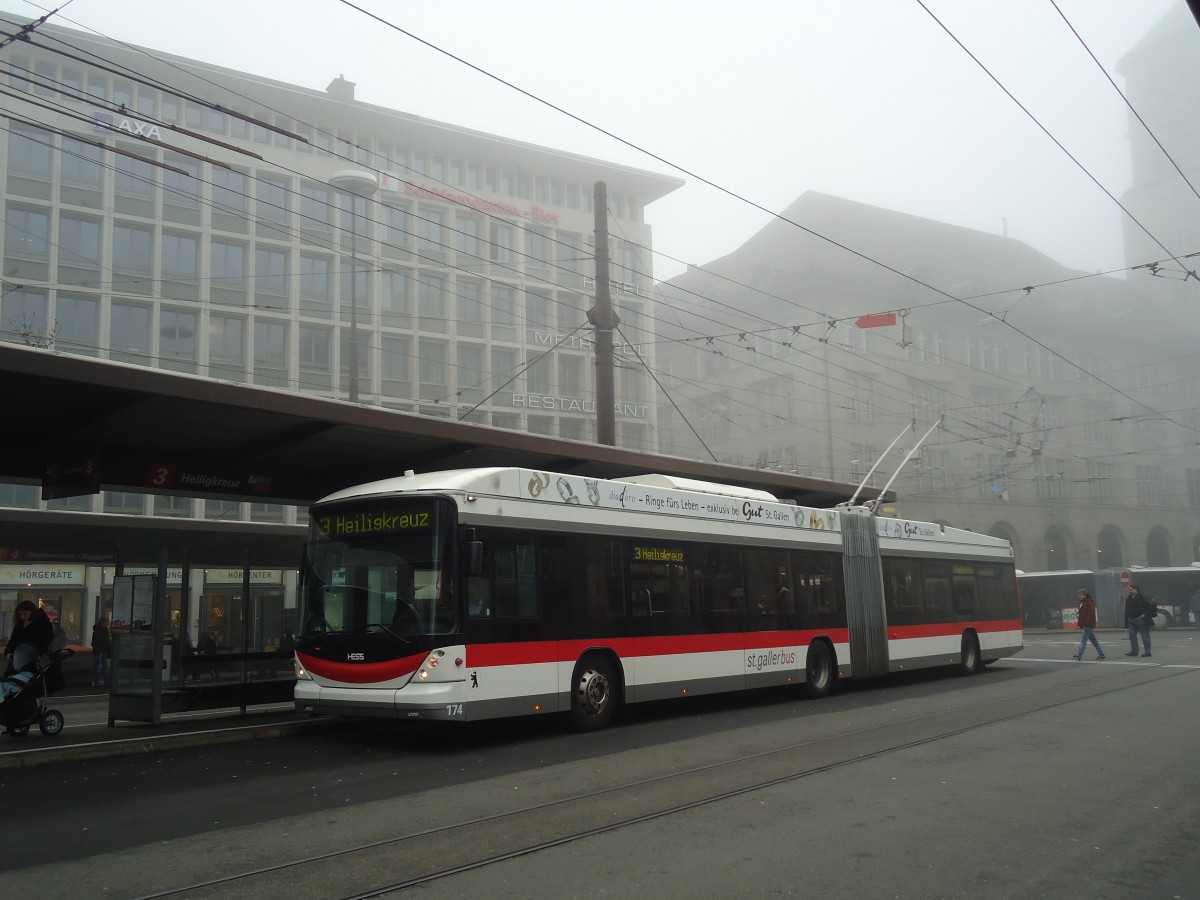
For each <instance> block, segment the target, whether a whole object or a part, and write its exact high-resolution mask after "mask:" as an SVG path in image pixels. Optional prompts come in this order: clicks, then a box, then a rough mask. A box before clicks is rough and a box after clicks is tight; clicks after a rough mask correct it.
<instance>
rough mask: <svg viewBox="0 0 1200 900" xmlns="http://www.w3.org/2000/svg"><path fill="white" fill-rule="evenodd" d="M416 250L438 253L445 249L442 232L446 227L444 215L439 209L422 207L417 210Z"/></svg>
mask: <svg viewBox="0 0 1200 900" xmlns="http://www.w3.org/2000/svg"><path fill="white" fill-rule="evenodd" d="M417 218H418V222H417V235H418V237H419V239H420V240H419V243H418V244H417V246H418V249H419V250H420V251H421V252H422V253H424V252H429V251H434V252H440V251H443V250H445V249H446V245H445V244H444V243H443V241H444V238H443V237H442V232H443V230H444V229H445V227H446V213H445V212H443V211H442V210H440V209H433V208H431V207H428V206H422V207H421V208H420V209H418V210H417Z"/></svg>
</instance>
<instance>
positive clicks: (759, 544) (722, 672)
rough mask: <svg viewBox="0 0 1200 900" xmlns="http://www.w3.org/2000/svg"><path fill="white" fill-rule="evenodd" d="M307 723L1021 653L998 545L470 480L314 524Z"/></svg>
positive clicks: (698, 501)
mask: <svg viewBox="0 0 1200 900" xmlns="http://www.w3.org/2000/svg"><path fill="white" fill-rule="evenodd" d="M310 527H311V533H310V536H309V541H308V545H307V549H306V553H305V559H304V564H303V569H302V573H301V582H302V584H301V598H300V604H301V613H300V622H301V634H300V636H299V641H298V644H297V653H296V668H297V684H296V695H295V698H296V708H297V709H298V710H300V711H302V712H309V713H314V714H333V715H346V716H386V717H389V718H390V717H396V718H399V719H432V720H449V721H470V720H476V719H486V718H495V717H500V716H521V715H534V714H540V713H562V712H565V713H568V714H569V715H570V717H571V719H572V721H573V722H574V724H575V726H576V727H577V728H579V729H582V730H592V729H597V728H602V727H604V726H605V725H607V724H608V722H609V721H610V720H611V718H612V716H613V714H614V712H615V710H616V708H617V707H618V706H619V705H620V704H622V703H634V702H639V701H646V700H659V699H663V698H668V697H679V696H684V695H694V694H704V693H716V692H722V691H738V690H745V689H751V688H760V687H767V686H771V685H788V684H803V685H804V686H805V688H806V690H807V692H808V693H809V694H810V695H812V696H817V697H819V696H823V695H824V694H826V693H828V692H829V691H830V689H831V688H832V687H833V686H834V684H835V682H836V680H837V679H838V678H839V677H856V678H861V677H875V676H881V675H885V674H887V673H889V672H895V671H898V670H901V669H911V668H916V667H928V666H947V665H952V666H957V667H959V668H960V669H961V670H962V671H963V672H965V673H973V672H977V671H979V670H980V669H981V667H982V666H984V665H985V664H987V663H989V662H992V661H993V660H996V659H1000V658H1001V657H1005V656H1011V655H1013V654H1015V653H1017V652H1018V651H1020V650H1021V648H1022V634H1021V622H1020V612H1019V610H1018V605H1017V591H1016V575H1015V568H1014V565H1013V554H1012V549H1011V547H1010V545H1009V544H1008V543H1007V542H1006V541H1002V540H999V539H996V538H992V537H988V536H986V535H982V534H975V533H972V532H968V531H959V530H956V529H952V528H945V527H942V526H939V525H933V524H929V523H925V522H912V521H905V520H901V519H888V518H878V517H876V516H875V515H874V514H873V513H872V512H871V511H870V510H869V509H867V508H864V507H844V508H838V509H834V510H826V509H812V508H807V507H803V506H796V505H794V504H791V503H787V502H783V501H780V500H778V499H776V498H775V497H774V496H772V495H771V494H768V493H765V492H763V491H754V490H746V489H742V488H737V487H732V486H727V485H720V484H710V483H707V482H701V481H692V480H688V479H677V478H672V477H669V476H663V475H645V476H636V477H631V478H625V479H621V480H610V481H605V480H597V479H588V478H581V477H576V476H569V475H559V474H555V473H552V472H538V471H530V470H525V469H519V468H486V469H461V470H455V471H446V472H430V473H424V474H419V475H418V474H414V473H412V472H408V473H406V474H405V475H404V476H403V477H400V478H392V479H387V480H384V481H378V482H375V483H373V484H367V485H362V486H359V487H354V488H349V489H347V490H344V491H341V492H339V493H336V494H333V495H331V496H329V497H326V498H325V499H324V500H321V501H320V502H319V503H317V504H315V505H314V506H313V507H312V509H311V526H310Z"/></svg>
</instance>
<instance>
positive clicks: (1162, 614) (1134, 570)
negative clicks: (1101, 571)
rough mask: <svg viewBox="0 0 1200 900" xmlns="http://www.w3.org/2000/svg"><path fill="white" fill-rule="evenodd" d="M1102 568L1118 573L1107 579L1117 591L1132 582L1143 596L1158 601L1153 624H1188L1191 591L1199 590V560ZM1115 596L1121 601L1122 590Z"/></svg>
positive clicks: (1162, 625) (1166, 626) (1161, 625)
mask: <svg viewBox="0 0 1200 900" xmlns="http://www.w3.org/2000/svg"><path fill="white" fill-rule="evenodd" d="M1106 571H1108V572H1110V573H1118V574H1117V576H1116V577H1110V578H1109V579H1108V584H1109V585H1113V584H1115V585H1117V586H1118V588H1117V589H1118V590H1119V589H1120V588H1122V587H1124V588H1127V587H1128V585H1129V584H1131V583H1132V584H1136V585H1137V586H1138V587H1140V588H1141V589H1142V596H1143V597H1149V598H1150V599H1151V600H1153V601H1154V602H1155V603H1157V604H1158V616H1157V617H1155V619H1154V624H1155V625H1156V626H1158V627H1160V628H1170V627H1171V626H1172V625H1187V624H1188V623H1189V621H1190V616H1189V612H1190V610H1191V602H1192V594H1194V593H1196V591H1197V590H1200V563H1193V564H1192V565H1190V566H1129V567H1128V568H1125V569H1109V570H1106ZM1110 589H1111V588H1110ZM1119 596H1120V600H1121V602H1122V603H1124V591H1123V590H1121V591H1120V595H1119Z"/></svg>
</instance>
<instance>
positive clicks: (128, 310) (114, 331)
mask: <svg viewBox="0 0 1200 900" xmlns="http://www.w3.org/2000/svg"><path fill="white" fill-rule="evenodd" d="M108 346H109V358H110V359H115V360H119V361H121V362H128V363H137V364H138V365H142V366H146V365H149V364H150V307H148V306H143V305H142V304H140V303H121V302H118V301H115V300H114V301H113V304H112V315H111V317H110V332H109V341H108Z"/></svg>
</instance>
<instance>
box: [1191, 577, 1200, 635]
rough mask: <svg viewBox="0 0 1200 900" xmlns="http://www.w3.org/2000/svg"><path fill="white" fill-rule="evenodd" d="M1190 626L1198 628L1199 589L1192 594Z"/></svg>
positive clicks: (1199, 613) (1199, 614)
mask: <svg viewBox="0 0 1200 900" xmlns="http://www.w3.org/2000/svg"><path fill="white" fill-rule="evenodd" d="M1192 625H1193V626H1195V627H1196V628H1200V587H1198V588H1196V592H1195V593H1194V594H1192Z"/></svg>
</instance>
